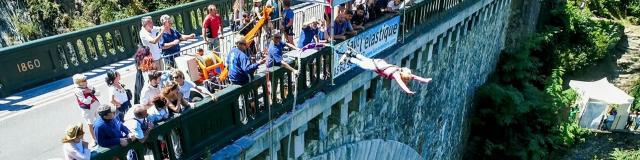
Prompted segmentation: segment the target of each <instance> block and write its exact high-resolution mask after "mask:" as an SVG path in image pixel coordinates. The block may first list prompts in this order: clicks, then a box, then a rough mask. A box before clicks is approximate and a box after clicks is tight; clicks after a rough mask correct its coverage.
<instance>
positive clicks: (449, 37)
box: [445, 29, 453, 48]
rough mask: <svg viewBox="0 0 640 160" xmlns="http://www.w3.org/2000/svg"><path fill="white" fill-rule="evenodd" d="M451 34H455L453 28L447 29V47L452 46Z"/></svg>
mask: <svg viewBox="0 0 640 160" xmlns="http://www.w3.org/2000/svg"><path fill="white" fill-rule="evenodd" d="M451 35H453V31H452V30H451V29H447V39H446V40H447V45H445V46H446V47H447V48H449V46H451Z"/></svg>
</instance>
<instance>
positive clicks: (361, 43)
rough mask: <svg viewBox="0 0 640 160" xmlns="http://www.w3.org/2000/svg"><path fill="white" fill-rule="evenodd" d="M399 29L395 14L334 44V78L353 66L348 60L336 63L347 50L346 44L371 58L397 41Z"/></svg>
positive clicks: (398, 18) (397, 18)
mask: <svg viewBox="0 0 640 160" xmlns="http://www.w3.org/2000/svg"><path fill="white" fill-rule="evenodd" d="M399 29H400V17H399V16H396V17H394V18H391V19H389V20H387V21H386V22H384V23H382V24H379V25H377V26H375V27H373V28H370V29H369V30H366V31H364V32H362V33H359V34H358V35H357V36H355V37H352V38H350V39H347V40H345V41H343V42H341V43H339V44H336V45H335V47H334V48H335V52H334V54H333V64H334V66H333V78H334V79H335V78H337V77H338V76H340V75H342V74H344V73H345V72H347V71H349V70H350V69H351V68H353V67H355V65H354V64H352V63H350V62H348V63H343V64H339V63H338V60H340V57H341V56H342V55H343V54H342V53H344V52H345V51H347V49H348V47H347V46H349V47H350V48H353V49H354V50H355V51H357V52H354V51H351V52H352V53H358V52H359V53H361V54H363V55H364V56H365V57H369V58H371V57H373V56H375V55H377V54H378V53H380V52H382V51H383V50H385V49H387V48H389V47H391V46H393V45H394V44H396V42H398V33H399Z"/></svg>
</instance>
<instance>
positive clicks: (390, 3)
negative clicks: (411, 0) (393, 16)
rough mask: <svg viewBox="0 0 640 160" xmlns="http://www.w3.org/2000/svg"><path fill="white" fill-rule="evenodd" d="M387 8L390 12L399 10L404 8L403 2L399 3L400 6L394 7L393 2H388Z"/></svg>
mask: <svg viewBox="0 0 640 160" xmlns="http://www.w3.org/2000/svg"><path fill="white" fill-rule="evenodd" d="M387 8H391V10H394V11H398V10H400V9H401V8H404V2H400V4H398V5H396V3H394V2H393V1H389V3H387Z"/></svg>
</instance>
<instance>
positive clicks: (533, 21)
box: [505, 0, 541, 52]
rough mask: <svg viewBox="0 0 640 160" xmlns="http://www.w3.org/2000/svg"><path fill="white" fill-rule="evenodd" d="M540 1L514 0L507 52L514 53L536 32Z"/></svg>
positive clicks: (506, 44)
mask: <svg viewBox="0 0 640 160" xmlns="http://www.w3.org/2000/svg"><path fill="white" fill-rule="evenodd" d="M540 7H541V3H540V0H512V2H511V13H510V15H509V17H510V18H509V19H510V20H511V21H510V22H509V27H508V28H507V31H508V32H507V41H506V43H505V50H507V51H509V52H513V51H515V50H517V49H518V47H520V45H522V42H523V41H525V40H527V38H529V37H530V36H531V35H532V34H533V33H535V31H536V26H537V24H538V15H539V14H540Z"/></svg>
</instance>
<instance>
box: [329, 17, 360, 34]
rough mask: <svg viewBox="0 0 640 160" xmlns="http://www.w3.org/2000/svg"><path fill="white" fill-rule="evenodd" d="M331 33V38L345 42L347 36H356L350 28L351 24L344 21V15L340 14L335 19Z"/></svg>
mask: <svg viewBox="0 0 640 160" xmlns="http://www.w3.org/2000/svg"><path fill="white" fill-rule="evenodd" d="M333 31H334V33H333V38H335V39H336V40H345V39H346V38H347V37H346V35H347V34H349V35H355V34H357V32H356V31H354V30H353V28H351V24H350V23H349V22H348V21H347V20H346V19H345V15H344V14H340V15H338V17H336V21H335V22H334V24H333Z"/></svg>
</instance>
